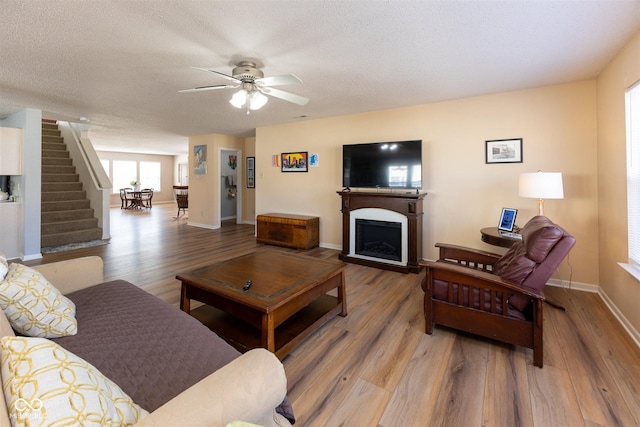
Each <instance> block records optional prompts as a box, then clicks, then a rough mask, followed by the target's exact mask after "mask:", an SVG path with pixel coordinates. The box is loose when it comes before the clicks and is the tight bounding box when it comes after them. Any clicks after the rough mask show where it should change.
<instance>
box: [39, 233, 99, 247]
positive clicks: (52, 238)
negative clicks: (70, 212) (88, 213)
mask: <svg viewBox="0 0 640 427" xmlns="http://www.w3.org/2000/svg"><path fill="white" fill-rule="evenodd" d="M101 238H102V230H101V229H99V228H92V229H89V230H79V231H72V232H69V233H57V234H49V235H44V234H43V235H42V238H41V239H40V246H42V247H43V248H48V247H51V246H59V245H66V244H69V243H77V242H88V241H91V240H100V239H101Z"/></svg>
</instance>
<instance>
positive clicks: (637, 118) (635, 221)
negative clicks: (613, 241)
mask: <svg viewBox="0 0 640 427" xmlns="http://www.w3.org/2000/svg"><path fill="white" fill-rule="evenodd" d="M626 112H627V213H628V227H629V265H627V266H624V265H623V267H625V268H627V270H629V272H630V273H632V274H633V275H634V276H635V277H636V278H638V279H639V280H640V82H638V83H636V84H635V85H633V86H632V87H631V88H630V89H629V90H628V91H627V97H626ZM628 267H630V268H628Z"/></svg>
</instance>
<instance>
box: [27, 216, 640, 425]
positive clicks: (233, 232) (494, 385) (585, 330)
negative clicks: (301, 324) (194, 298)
mask: <svg viewBox="0 0 640 427" xmlns="http://www.w3.org/2000/svg"><path fill="white" fill-rule="evenodd" d="M176 210H177V208H176V207H175V205H171V204H168V205H157V206H156V205H154V207H153V209H150V210H145V211H140V212H133V211H122V210H120V209H113V210H112V212H111V227H112V239H111V242H110V243H109V244H108V245H105V246H99V247H93V248H87V249H80V250H75V251H69V252H63V253H56V254H48V255H45V256H44V258H43V260H42V261H35V262H33V261H32V262H29V263H28V264H30V265H33V264H37V263H40V262H44V263H46V262H53V261H58V260H62V259H69V258H76V257H79V256H85V255H99V256H101V257H102V258H103V259H104V261H105V276H106V279H108V280H110V279H115V278H123V279H126V280H129V281H131V282H132V283H135V284H137V285H138V286H140V287H141V288H143V289H145V290H147V291H148V292H150V293H152V294H154V295H157V296H158V297H160V298H161V299H163V300H165V301H168V302H169V303H171V304H174V305H178V297H179V282H178V281H177V280H176V279H175V275H176V274H177V273H179V272H185V271H189V270H192V269H195V268H198V267H201V266H204V265H207V264H210V263H212V262H217V261H220V260H223V259H228V258H231V257H235V256H239V255H243V254H247V253H250V252H254V251H259V250H263V249H264V248H265V246H263V245H260V244H256V243H255V237H254V227H253V226H252V225H236V224H234V223H230V222H225V223H224V224H223V227H222V228H220V229H218V230H207V229H202V228H197V227H191V226H188V225H187V224H186V222H187V221H186V220H184V219H179V220H174V219H173V218H172V217H173V216H174V215H175V213H176ZM268 248H269V249H271V250H274V249H275V250H281V251H285V252H295V251H294V250H290V249H284V248H276V247H274V246H269V247H268ZM300 253H302V254H306V255H308V256H312V257H321V258H336V257H337V255H338V252H337V251H335V250H330V249H323V248H317V249H314V250H311V251H308V252H300ZM79 273H80V274H81V272H79ZM421 279H422V274H420V275H416V274H402V273H395V272H389V271H384V270H378V269H374V268H369V267H364V266H359V265H355V264H349V265H348V267H347V269H346V283H347V302H348V309H349V315H348V316H347V317H344V318H340V317H337V318H335V319H333V320H332V321H330V322H329V323H328V324H327V325H326V326H324V327H323V328H321V329H320V330H319V331H318V332H316V333H315V334H313V335H311V336H310V337H309V338H307V340H305V341H304V342H303V343H302V344H301V345H300V346H298V347H297V348H296V349H295V350H294V351H293V352H291V353H290V355H289V356H287V357H286V358H285V359H284V360H283V363H284V366H285V369H286V372H287V377H288V390H289V397H290V399H291V401H292V403H293V407H294V410H295V412H296V416H297V419H298V422H297V423H296V425H300V426H305V427H306V426H346V425H348V426H358V427H359V426H380V427H390V426H402V427H407V426H534V427H541V426H545V427H546V426H588V427H594V426H640V350H639V349H638V347H637V346H636V345H635V343H634V342H633V341H632V340H631V339H630V338H629V337H628V335H627V334H626V332H625V331H624V330H623V328H622V327H621V326H620V325H619V324H618V322H617V321H616V319H615V318H614V317H613V315H611V313H610V312H609V311H608V309H607V308H606V307H605V305H604V303H603V302H602V301H601V300H600V298H599V297H598V296H597V295H595V294H590V293H585V292H579V291H573V290H567V289H561V288H551V287H547V288H546V289H545V292H546V293H547V295H548V296H549V297H550V298H553V299H554V300H555V301H557V302H559V303H561V304H563V305H564V306H565V307H566V308H567V311H566V312H563V311H559V310H556V309H553V308H552V307H550V306H545V311H544V349H545V358H544V364H545V366H544V368H543V369H540V368H536V367H535V366H533V354H532V351H531V350H528V349H522V348H514V347H512V346H509V345H504V344H501V343H496V342H493V341H490V340H486V339H482V338H478V337H475V336H469V335H465V334H462V333H458V332H455V331H452V330H449V329H445V328H442V327H436V328H435V330H434V333H433V335H426V334H424V319H423V317H422V316H423V308H422V304H423V295H424V294H423V292H422V290H421V289H420V281H421Z"/></svg>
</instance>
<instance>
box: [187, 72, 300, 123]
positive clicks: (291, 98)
mask: <svg viewBox="0 0 640 427" xmlns="http://www.w3.org/2000/svg"><path fill="white" fill-rule="evenodd" d="M191 68H193V69H194V70H200V71H206V72H208V73H213V74H217V75H219V76H221V77H223V78H224V79H226V80H229V81H230V82H232V84H226V85H214V86H200V87H196V88H193V89H184V90H180V91H178V92H201V91H205V90H215V89H236V88H240V90H239V91H238V92H236V93H235V94H234V95H233V97H232V98H231V100H230V101H229V102H230V103H231V105H233V106H234V107H236V108H242V107H245V106H246V108H247V114H249V113H250V112H251V110H258V109H260V108H262V107H263V106H264V105H265V104H266V103H267V100H268V98H267V97H266V96H265V95H269V96H273V97H276V98H280V99H282V100H285V101H288V102H293V103H294V104H298V105H305V104H306V103H307V102H309V99H308V98H305V97H303V96H300V95H296V94H293V93H291V92H285V91H284V90H280V89H275V88H273V86H284V85H291V84H299V83H302V80H300V79H299V78H298V77H297V76H296V75H294V74H286V75H282V76H273V77H265V76H264V73H263V72H262V71H261V70H260V69H259V68H258V67H257V66H256V64H255V62H252V61H240V62H239V63H238V64H237V65H236V67H235V68H234V69H233V70H232V72H231V74H232V75H227V74H224V73H221V72H219V71H215V70H209V69H207V68H199V67H191Z"/></svg>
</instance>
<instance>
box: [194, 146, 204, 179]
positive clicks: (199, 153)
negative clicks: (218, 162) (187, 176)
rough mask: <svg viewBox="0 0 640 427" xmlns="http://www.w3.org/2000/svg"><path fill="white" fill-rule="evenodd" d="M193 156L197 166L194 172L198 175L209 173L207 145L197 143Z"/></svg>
mask: <svg viewBox="0 0 640 427" xmlns="http://www.w3.org/2000/svg"><path fill="white" fill-rule="evenodd" d="M193 158H194V164H195V167H194V169H193V173H195V174H196V175H206V174H207V146H206V145H196V146H194V147H193Z"/></svg>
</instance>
